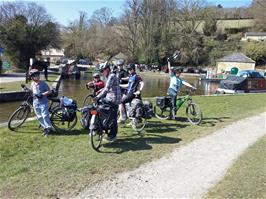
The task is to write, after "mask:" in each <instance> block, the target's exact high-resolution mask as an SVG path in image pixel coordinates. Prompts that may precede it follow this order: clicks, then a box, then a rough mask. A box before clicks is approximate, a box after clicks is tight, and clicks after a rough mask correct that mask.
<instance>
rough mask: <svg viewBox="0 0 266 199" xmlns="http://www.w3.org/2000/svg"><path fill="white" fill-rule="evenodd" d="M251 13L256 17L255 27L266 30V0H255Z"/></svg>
mask: <svg viewBox="0 0 266 199" xmlns="http://www.w3.org/2000/svg"><path fill="white" fill-rule="evenodd" d="M251 13H252V14H253V15H254V18H255V28H256V29H257V30H258V31H266V0H253V2H252V6H251Z"/></svg>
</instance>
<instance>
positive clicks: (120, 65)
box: [116, 59, 129, 95]
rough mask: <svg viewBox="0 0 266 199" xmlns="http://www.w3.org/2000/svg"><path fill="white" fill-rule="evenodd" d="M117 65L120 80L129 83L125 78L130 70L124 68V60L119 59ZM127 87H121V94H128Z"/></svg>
mask: <svg viewBox="0 0 266 199" xmlns="http://www.w3.org/2000/svg"><path fill="white" fill-rule="evenodd" d="M116 66H117V67H118V68H117V70H116V75H117V78H118V80H119V83H120V84H127V80H125V78H127V77H128V75H129V74H128V72H127V71H126V70H125V69H124V68H123V67H124V60H123V59H119V60H117V62H116ZM126 91H127V89H124V88H121V94H122V95H123V94H126Z"/></svg>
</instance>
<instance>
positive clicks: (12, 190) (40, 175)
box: [0, 94, 266, 198]
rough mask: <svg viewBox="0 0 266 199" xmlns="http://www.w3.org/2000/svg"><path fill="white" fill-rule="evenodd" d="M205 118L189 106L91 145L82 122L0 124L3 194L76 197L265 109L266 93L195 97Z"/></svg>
mask: <svg viewBox="0 0 266 199" xmlns="http://www.w3.org/2000/svg"><path fill="white" fill-rule="evenodd" d="M193 99H194V100H195V102H196V103H198V104H199V105H200V107H201V109H202V111H203V116H204V119H203V122H202V124H201V125H200V126H192V125H191V124H190V123H188V122H187V121H186V119H185V115H184V109H181V110H180V112H179V118H178V120H177V121H159V120H157V119H152V120H150V122H149V124H148V126H147V128H145V132H144V133H143V134H141V135H136V134H135V133H134V132H132V130H131V128H128V127H120V128H119V134H118V137H119V139H118V141H117V142H115V143H112V144H110V143H106V144H104V147H103V148H102V152H101V153H97V152H95V151H93V150H92V148H91V146H90V143H89V140H88V135H87V132H86V130H80V129H81V127H80V125H78V126H77V127H76V130H74V131H73V132H72V133H71V134H69V135H51V136H49V137H48V138H44V137H42V136H41V132H40V130H39V129H38V127H37V126H38V125H37V123H36V122H30V123H27V124H25V126H24V127H22V128H21V129H19V131H18V132H16V133H14V132H10V131H9V130H8V129H6V128H1V129H0V153H1V154H0V158H1V159H0V161H1V165H0V171H1V173H0V193H1V195H0V198H11V197H13V198H22V197H24V198H25V197H26V198H29V197H31V198H35V197H62V196H71V195H73V194H76V193H77V192H79V191H80V190H82V189H83V188H84V187H85V186H89V185H92V184H94V183H96V182H98V181H102V180H104V179H105V178H106V177H110V176H112V175H115V174H116V173H118V172H122V171H126V170H130V169H134V168H136V167H138V166H140V165H141V164H143V163H146V162H149V161H151V160H152V159H155V158H159V157H162V156H163V155H165V154H166V153H169V152H170V151H172V150H173V149H174V148H177V147H180V146H182V145H185V144H187V143H189V142H191V141H192V140H194V139H197V138H199V137H202V136H206V135H207V134H210V133H212V132H213V131H215V130H216V129H220V128H222V127H224V126H226V125H228V124H230V123H232V122H234V121H236V120H238V119H241V118H245V117H248V116H252V115H256V114H257V113H260V112H264V111H265V99H266V94H248V95H235V96H217V97H194V98H193Z"/></svg>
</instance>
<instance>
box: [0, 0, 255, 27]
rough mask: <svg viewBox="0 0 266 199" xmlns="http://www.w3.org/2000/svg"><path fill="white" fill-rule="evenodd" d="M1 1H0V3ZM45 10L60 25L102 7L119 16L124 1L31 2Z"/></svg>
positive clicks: (225, 1) (231, 0)
mask: <svg viewBox="0 0 266 199" xmlns="http://www.w3.org/2000/svg"><path fill="white" fill-rule="evenodd" d="M1 1H3V0H0V2H1ZM33 1H34V2H36V3H38V4H39V5H41V6H43V7H45V8H46V10H47V12H48V13H49V14H50V15H51V16H52V17H53V18H54V20H55V21H56V22H58V23H60V24H62V25H65V26H66V25H68V24H69V22H71V21H74V20H76V19H78V18H79V11H85V12H86V13H87V14H88V17H90V16H91V15H92V14H93V12H94V11H95V10H97V9H100V8H102V7H107V8H111V10H112V12H113V16H120V15H121V14H122V12H123V8H124V5H125V2H126V0H76V1H74V0H33ZM206 1H207V2H208V3H209V4H212V5H218V4H221V5H222V6H223V7H226V8H229V7H241V6H249V5H250V4H251V2H252V0H206Z"/></svg>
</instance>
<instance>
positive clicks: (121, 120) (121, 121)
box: [117, 118, 126, 124]
mask: <svg viewBox="0 0 266 199" xmlns="http://www.w3.org/2000/svg"><path fill="white" fill-rule="evenodd" d="M125 122H126V120H124V119H120V118H119V119H118V120H117V124H125Z"/></svg>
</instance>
